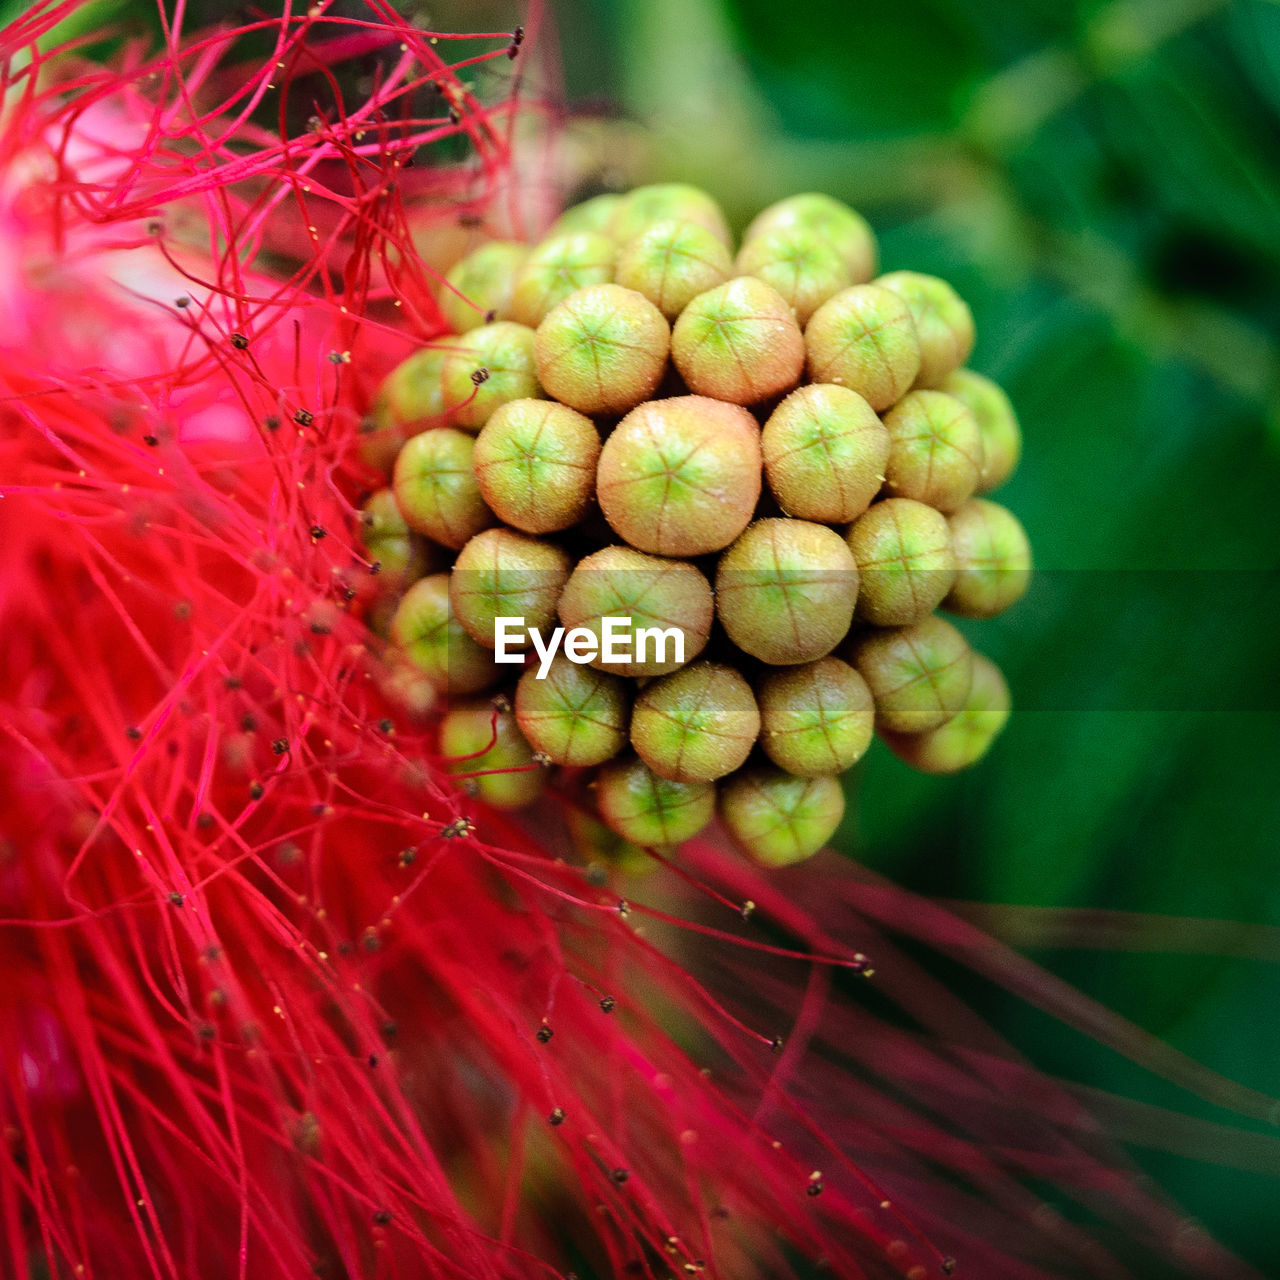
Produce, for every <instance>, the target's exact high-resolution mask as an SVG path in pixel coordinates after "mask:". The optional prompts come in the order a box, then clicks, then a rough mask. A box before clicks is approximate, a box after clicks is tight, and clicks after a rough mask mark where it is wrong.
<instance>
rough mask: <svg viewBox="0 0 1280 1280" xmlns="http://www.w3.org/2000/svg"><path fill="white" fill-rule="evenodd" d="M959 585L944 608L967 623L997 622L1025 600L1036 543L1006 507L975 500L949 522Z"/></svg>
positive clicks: (971, 500) (953, 588)
mask: <svg viewBox="0 0 1280 1280" xmlns="http://www.w3.org/2000/svg"><path fill="white" fill-rule="evenodd" d="M950 525H951V539H952V543H953V545H954V546H955V552H956V580H955V584H954V586H952V588H951V591H950V593H949V594H948V595H947V598H946V599H945V600H944V601H943V604H944V606H945V607H946V608H947V609H950V610H951V612H952V613H959V614H963V615H964V616H965V617H966V618H994V617H995V616H996V614H998V613H1003V612H1004V611H1005V610H1006V609H1007V608H1009V606H1010V605H1012V604H1015V603H1016V602H1017V601H1019V600H1021V599H1022V597H1023V596H1024V595H1025V594H1026V591H1027V587H1028V585H1029V584H1030V581H1031V544H1030V543H1029V542H1028V541H1027V535H1026V531H1025V530H1024V529H1023V527H1022V525H1021V523H1020V522H1019V521H1018V517H1017V516H1015V515H1014V514H1013V512H1012V511H1010V510H1009V509H1008V508H1007V507H1002V506H1000V504H999V503H996V502H990V501H988V500H987V499H985V498H972V499H970V500H969V501H968V502H966V503H965V504H964V506H962V507H961V508H960V509H959V510H958V511H956V512H955V513H954V514H953V515H952V516H951V519H950Z"/></svg>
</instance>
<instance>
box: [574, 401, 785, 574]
mask: <svg viewBox="0 0 1280 1280" xmlns="http://www.w3.org/2000/svg"><path fill="white" fill-rule="evenodd" d="M760 467H761V458H760V429H759V427H758V426H757V425H756V420H755V419H754V418H753V417H752V416H751V414H750V413H748V412H747V411H746V410H745V409H742V408H739V407H738V406H737V405H731V404H722V403H720V402H719V401H716V400H710V399H707V398H705V397H703V396H680V397H678V398H676V399H673V400H651V401H649V402H648V403H647V404H642V405H640V406H639V407H638V408H635V409H633V410H632V411H631V412H630V413H629V414H627V416H626V417H625V418H623V419H622V421H621V422H620V423H618V425H617V427H615V428H614V431H613V433H612V434H611V435H610V436H609V438H608V439H607V440H606V441H605V443H604V448H603V449H601V451H600V463H599V467H598V468H597V471H596V493H597V497H598V499H599V502H600V509H601V510H602V511H603V512H604V517H605V519H606V520H608V522H609V524H610V525H611V526H612V527H613V529H614V530H615V531H616V532H617V533H618V534H619V535H620V536H621V537H623V538H625V539H626V540H627V541H628V542H629V543H631V545H632V546H634V547H639V548H640V549H641V550H642V551H652V552H655V553H657V554H659V555H665V556H695V555H702V554H704V553H706V552H708V551H718V550H719V549H720V548H721V547H725V546H728V544H729V543H730V542H732V541H733V540H734V538H736V537H737V536H738V535H739V534H740V533H741V532H742V530H743V529H745V528H746V526H747V522H748V521H749V520H750V519H751V514H752V512H753V511H754V510H755V505H756V500H757V499H758V498H759V496H760Z"/></svg>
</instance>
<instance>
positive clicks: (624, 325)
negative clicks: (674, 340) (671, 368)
mask: <svg viewBox="0 0 1280 1280" xmlns="http://www.w3.org/2000/svg"><path fill="white" fill-rule="evenodd" d="M533 349H534V357H535V359H536V362H537V366H538V377H539V379H540V380H541V382H542V385H543V387H545V388H546V390H547V391H548V392H549V393H550V394H551V395H553V396H555V398H556V399H557V400H559V401H561V402H562V403H563V404H567V405H569V406H571V407H572V408H574V409H579V410H581V411H582V412H583V413H607V414H620V413H626V411H627V410H628V409H631V408H634V407H635V406H636V405H638V404H639V403H640V402H641V401H642V400H646V399H648V397H649V396H651V395H652V394H653V392H654V389H655V388H656V387H657V385H658V383H659V382H660V381H661V379H662V374H663V372H664V370H665V369H666V367H667V353H668V351H669V350H670V349H671V330H670V328H668V326H667V322H666V319H665V318H664V317H663V314H662V312H661V311H659V310H658V308H657V307H655V306H654V305H653V303H652V302H650V301H649V299H648V298H646V297H644V296H643V295H642V294H639V293H636V292H635V290H634V289H624V288H623V287H622V286H621V285H617V284H599V285H592V286H591V287H589V288H586V289H578V290H576V291H575V292H574V293H571V294H569V296H568V297H567V298H565V299H564V301H563V302H560V303H558V304H557V305H556V306H555V307H553V308H552V309H551V310H550V311H549V312H548V313H547V316H546V318H545V319H544V320H543V321H542V323H541V324H540V325H539V326H538V331H537V334H536V336H535V339H534V348H533Z"/></svg>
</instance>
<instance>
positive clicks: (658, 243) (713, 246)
mask: <svg viewBox="0 0 1280 1280" xmlns="http://www.w3.org/2000/svg"><path fill="white" fill-rule="evenodd" d="M732 273H733V259H732V258H731V257H730V255H729V250H728V248H727V247H726V245H725V242H724V240H723V239H722V238H721V237H720V236H718V235H716V234H715V233H714V232H712V231H708V230H707V228H706V227H704V226H702V225H700V224H699V223H697V222H688V221H678V220H675V219H672V220H670V221H667V222H658V223H655V224H654V225H653V226H651V227H649V228H648V229H647V230H646V231H645V232H644V233H643V234H641V235H638V236H637V237H636V238H635V239H634V240H631V241H630V242H628V243H627V244H624V245H623V247H622V248H621V249H620V250H619V252H618V265H617V275H616V281H617V283H618V284H620V285H623V286H625V287H626V288H628V289H634V290H635V291H636V292H637V293H642V294H644V296H645V297H646V298H648V299H649V301H650V302H652V303H653V304H654V306H656V307H657V308H658V309H659V310H660V311H661V312H662V314H663V315H664V316H666V317H667V319H668V320H674V319H675V318H676V317H677V316H678V315H679V314H680V313H681V312H682V311H683V310H684V309H685V307H687V306H688V305H689V303H690V302H692V301H693V299H694V298H696V297H697V296H698V295H699V294H700V293H705V292H706V291H707V290H708V289H714V288H715V287H716V286H717V285H721V284H723V283H724V282H725V281H726V280H727V279H728V278H729V276H730V275H731V274H732Z"/></svg>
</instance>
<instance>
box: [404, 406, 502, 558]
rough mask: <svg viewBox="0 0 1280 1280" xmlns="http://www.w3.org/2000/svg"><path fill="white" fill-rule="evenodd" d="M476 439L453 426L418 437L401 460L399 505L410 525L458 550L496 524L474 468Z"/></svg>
mask: <svg viewBox="0 0 1280 1280" xmlns="http://www.w3.org/2000/svg"><path fill="white" fill-rule="evenodd" d="M475 446H476V442H475V440H474V439H473V438H472V437H471V436H469V435H467V434H466V433H465V432H463V431H455V430H454V429H453V428H452V427H437V428H436V429H435V430H434V431H424V432H422V434H421V435H416V436H414V437H413V439H412V440H410V441H409V442H408V443H407V444H406V445H405V446H404V448H403V449H401V450H400V455H399V457H397V458H396V466H395V472H394V477H393V481H392V485H393V488H394V490H395V495H396V505H397V506H398V507H399V508H400V511H401V513H402V514H403V515H404V518H405V521H406V522H407V523H408V525H409V527H410V528H411V529H416V530H417V531H418V532H419V533H425V534H426V535H427V537H429V538H431V539H432V540H433V541H435V542H438V543H440V545H441V546H444V547H452V548H453V549H454V550H455V551H456V550H457V549H458V548H459V547H461V546H464V545H465V544H466V543H467V542H468V541H469V540H470V539H472V538H474V537H475V536H476V534H477V533H479V532H480V530H481V529H487V528H488V527H489V526H490V525H491V524H493V512H492V511H490V510H489V508H488V507H487V506H486V505H485V501H484V499H483V498H482V497H481V496H480V486H479V485H478V484H477V483H476V477H475V473H474V472H473V471H472V469H471V462H472V458H473V456H474V453H475Z"/></svg>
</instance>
